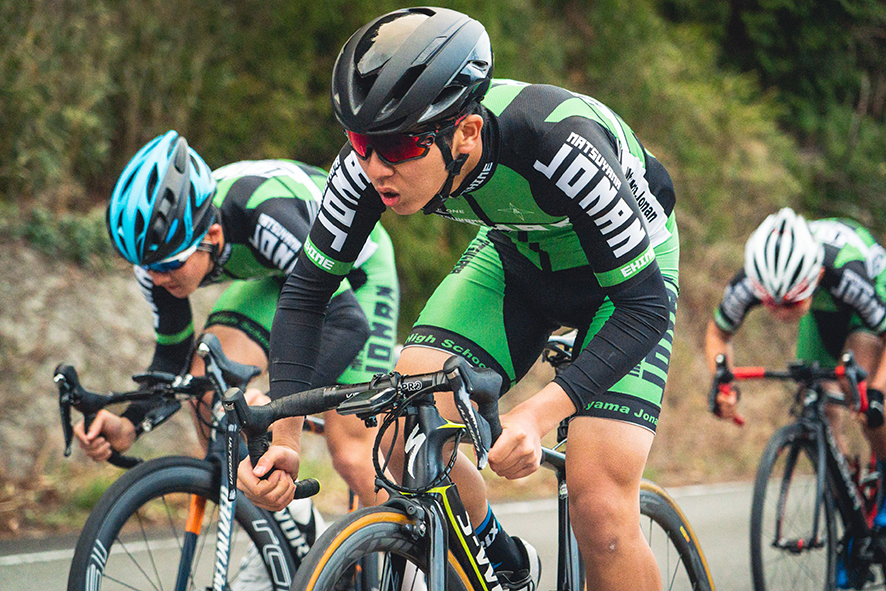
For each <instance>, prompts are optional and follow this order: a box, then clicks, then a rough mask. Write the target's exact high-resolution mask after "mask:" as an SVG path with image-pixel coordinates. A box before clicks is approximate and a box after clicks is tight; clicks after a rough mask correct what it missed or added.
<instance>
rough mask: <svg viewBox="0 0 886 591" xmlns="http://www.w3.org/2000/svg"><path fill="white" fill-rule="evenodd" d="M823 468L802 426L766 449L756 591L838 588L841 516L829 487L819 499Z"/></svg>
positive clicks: (754, 555)
mask: <svg viewBox="0 0 886 591" xmlns="http://www.w3.org/2000/svg"><path fill="white" fill-rule="evenodd" d="M817 466H818V452H817V451H816V447H815V442H814V441H813V440H812V439H810V438H809V432H808V430H806V429H805V428H803V426H802V425H800V424H796V423H795V424H793V425H788V426H786V427H782V428H781V429H779V430H778V431H776V432H775V434H774V435H773V436H772V438H771V439H770V440H769V443H768V444H767V445H766V449H765V450H764V451H763V457H762V458H761V459H760V467H759V468H758V469H757V479H756V481H755V482H754V500H753V504H752V505H751V573H752V576H753V580H754V589H755V590H756V591H765V590H769V591H778V590H780V589H792V590H798V591H799V590H803V589H833V586H834V568H835V564H836V541H837V529H836V527H837V526H836V515H835V511H834V503H833V500H832V498H831V496H830V492H829V491H828V489H827V488H825V491H824V495H823V497H822V498H821V499H818V500H816V496H817V495H816V473H817V469H818V468H817ZM816 513H818V520H819V521H818V532H817V535H816V534H814V532H813V521H814V519H815V514H816Z"/></svg>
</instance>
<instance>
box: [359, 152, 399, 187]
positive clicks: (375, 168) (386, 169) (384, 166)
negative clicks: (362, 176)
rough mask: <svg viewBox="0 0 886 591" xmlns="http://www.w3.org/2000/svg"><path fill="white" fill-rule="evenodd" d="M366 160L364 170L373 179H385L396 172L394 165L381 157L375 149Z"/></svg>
mask: <svg viewBox="0 0 886 591" xmlns="http://www.w3.org/2000/svg"><path fill="white" fill-rule="evenodd" d="M364 162H365V163H366V165H365V167H364V172H365V173H366V176H368V177H369V180H371V181H372V180H376V179H383V178H385V177H389V176H391V175H392V174H394V167H393V166H391V165H390V164H388V163H387V162H385V161H384V160H382V159H381V158H379V157H378V154H377V153H376V151H375V150H372V151H371V152H370V153H369V159H368V160H365V161H364Z"/></svg>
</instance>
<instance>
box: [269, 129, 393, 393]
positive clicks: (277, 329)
mask: <svg viewBox="0 0 886 591" xmlns="http://www.w3.org/2000/svg"><path fill="white" fill-rule="evenodd" d="M383 211H384V204H383V203H382V202H381V198H380V197H379V196H378V193H376V192H375V190H374V189H373V188H372V185H371V184H370V182H369V180H368V179H367V178H366V176H365V175H364V174H363V171H362V169H361V168H360V164H359V162H358V161H357V157H356V155H355V154H354V153H353V151H352V150H351V149H350V147H349V146H345V148H343V150H342V152H341V154H340V155H339V157H338V159H337V160H336V162H335V164H334V165H333V167H332V170H331V171H330V173H329V177H328V179H327V181H326V188H325V189H324V191H323V203H322V206H321V208H320V212H319V213H318V214H317V219H316V221H315V222H314V224H313V226H312V227H311V231H310V233H309V235H308V237H307V239H306V241H305V245H304V247H303V249H302V251H301V253H300V254H299V256H298V259H297V262H296V264H295V266H294V268H293V269H292V272H291V273H290V274H289V275H288V277H287V279H286V283H285V284H284V286H283V289H282V291H281V292H280V300H279V302H278V304H277V312H276V314H275V316H274V323H273V325H272V328H271V342H270V348H271V354H270V360H269V365H270V367H269V372H270V396H271V398H272V399H277V398H280V397H282V396H285V395H287V394H292V393H295V392H300V391H302V390H305V389H308V388H310V387H311V384H312V379H313V374H314V369H315V365H316V363H317V359H318V355H319V351H320V336H321V332H322V326H323V320H324V315H325V310H326V306H327V304H328V302H329V299H330V298H331V297H332V294H333V293H335V291H336V289H337V288H338V286H339V284H340V283H341V280H342V279H343V278H344V277H345V276H346V275H347V274H348V273H349V272H350V270H351V268H352V266H353V264H354V261H356V260H357V257H358V255H359V254H360V252H361V250H362V249H363V247H364V244H365V243H366V240H367V238H368V237H369V234H370V233H371V232H372V229H373V227H374V226H375V224H376V223H377V222H378V221H379V219H380V218H381V214H382V212H383Z"/></svg>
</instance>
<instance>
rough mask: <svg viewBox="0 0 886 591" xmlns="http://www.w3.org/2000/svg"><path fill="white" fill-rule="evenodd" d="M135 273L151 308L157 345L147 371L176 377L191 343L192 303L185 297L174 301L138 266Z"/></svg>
mask: <svg viewBox="0 0 886 591" xmlns="http://www.w3.org/2000/svg"><path fill="white" fill-rule="evenodd" d="M134 270H135V276H136V280H137V281H138V285H139V288H140V289H141V292H142V295H144V297H145V300H147V302H148V305H149V306H150V307H151V312H152V314H153V319H154V334H155V336H156V345H155V347H154V357H153V360H152V361H151V365H150V366H149V367H148V369H149V370H151V371H164V372H168V373H173V374H178V373H179V372H181V371H182V370H183V369H185V366H186V365H187V363H188V355H189V354H190V351H191V346H192V345H193V342H194V321H193V313H192V312H191V303H190V301H189V300H188V299H187V298H184V299H179V298H176V297H174V296H173V295H172V294H170V293H169V292H168V291H166V290H165V289H163V288H162V287H158V286H156V285H154V282H153V281H151V276H150V275H149V274H148V272H147V271H145V270H144V269H142V268H141V267H134Z"/></svg>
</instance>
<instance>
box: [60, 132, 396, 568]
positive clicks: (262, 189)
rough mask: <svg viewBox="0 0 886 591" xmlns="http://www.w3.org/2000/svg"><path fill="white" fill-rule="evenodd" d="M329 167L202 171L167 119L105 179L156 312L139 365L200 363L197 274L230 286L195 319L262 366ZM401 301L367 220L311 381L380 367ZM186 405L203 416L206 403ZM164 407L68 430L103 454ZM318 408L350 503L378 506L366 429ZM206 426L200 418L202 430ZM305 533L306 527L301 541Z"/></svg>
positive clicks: (344, 379)
mask: <svg viewBox="0 0 886 591" xmlns="http://www.w3.org/2000/svg"><path fill="white" fill-rule="evenodd" d="M326 177H327V174H326V171H324V170H322V169H320V168H317V167H315V166H310V165H308V164H305V163H303V162H297V161H294V160H282V159H280V160H249V161H241V162H234V163H231V164H227V165H225V166H221V167H219V168H216V169H215V170H210V168H209V167H208V166H207V164H206V163H205V162H204V161H203V160H202V159H201V158H200V156H198V155H197V153H196V152H195V151H194V150H193V149H191V148H190V147H189V146H188V143H187V142H186V141H185V139H184V138H183V137H181V136H180V135H179V134H178V133H176V132H175V131H169V132H167V133H165V134H164V135H162V136H160V137H158V138H156V139H154V140H151V141H150V142H149V143H148V144H147V145H145V146H144V147H143V148H142V149H140V150H139V151H138V152H137V153H136V155H135V156H134V157H133V158H132V160H131V161H130V162H129V163H128V164H127V165H126V167H125V169H124V170H123V172H122V174H121V175H120V178H119V180H118V181H117V184H116V186H115V187H114V191H113V194H112V196H111V200H110V203H109V205H108V212H107V223H108V233H109V234H110V238H111V241H112V243H113V245H114V248H115V249H116V250H117V251H118V252H119V254H120V255H121V256H122V257H123V258H125V259H126V260H127V261H129V262H130V263H132V264H133V271H134V273H135V276H136V279H137V281H138V283H139V287H140V289H141V291H142V293H143V294H144V295H145V298H146V300H147V302H148V304H149V305H150V307H151V310H152V312H153V318H154V329H155V332H156V345H155V350H154V357H153V359H152V361H151V363H150V366H149V368H148V369H149V371H161V372H167V373H175V374H180V373H184V372H190V373H191V374H193V375H202V373H203V362H202V359H200V358H199V356H196V355H192V348H193V343H194V337H195V336H196V335H195V328H194V320H195V319H194V316H193V314H192V309H191V303H190V301H189V297H190V296H191V294H193V293H194V292H195V291H196V290H197V289H198V288H199V287H200V286H204V285H207V284H212V283H221V282H225V283H226V284H227V285H228V286H227V288H226V289H225V291H224V292H223V293H222V294H221V296H220V297H219V298H218V299H217V300H216V302H215V303H214V305H213V308H212V310H211V311H210V312H209V315H208V317H207V319H206V322H205V325H204V327H203V331H204V332H207V333H212V334H214V335H215V336H217V337H218V338H219V340H220V341H221V345H222V349H223V350H224V351H225V354H226V355H227V356H228V357H229V358H230V359H232V360H234V361H237V362H239V363H244V364H249V365H254V366H257V367H260V368H261V369H262V370H266V369H267V367H268V354H269V339H270V331H271V324H272V322H273V320H274V315H275V312H276V308H277V301H278V299H279V297H280V290H281V288H282V286H283V284H284V282H285V280H286V277H287V276H288V274H289V273H290V272H291V271H292V267H293V266H294V265H295V262H296V260H297V258H298V255H299V253H300V251H301V250H302V245H304V244H305V242H306V240H307V236H308V233H309V231H310V228H311V225H312V224H313V222H314V220H315V219H316V217H317V213H318V212H319V210H320V203H321V201H322V195H323V187H325V185H326ZM398 311H399V285H398V281H397V274H396V267H395V263H394V256H393V246H392V244H391V240H390V237H389V236H388V235H387V233H386V232H385V230H384V228H382V226H381V224H376V225H374V226H373V228H372V229H371V236H370V237H369V239H368V240H366V242H365V244H364V249H363V255H362V256H361V260H360V263H359V264H358V265H355V267H354V269H353V270H352V271H351V272H349V273H348V275H347V278H346V280H345V281H344V282H343V283H342V288H341V289H339V290H338V291H337V292H336V294H335V296H334V297H333V298H332V299H331V301H330V304H329V308H328V309H327V310H326V314H325V320H324V323H323V335H322V338H321V339H318V341H317V344H318V347H319V349H320V350H321V351H320V356H321V358H322V360H321V364H322V366H323V369H322V370H321V371H319V372H317V373H316V374H315V376H314V377H315V380H316V383H317V385H320V386H323V385H330V384H333V383H360V382H365V381H368V380H370V379H371V378H372V376H374V375H375V374H376V373H387V372H389V371H390V370H391V369H392V368H393V363H394V361H393V356H394V351H395V347H396V344H397V342H396V336H397V318H398ZM370 323H371V324H370ZM370 325H371V326H372V330H371V331H370ZM252 392H253V393H252V397H253V398H252V399H251V400H252V401H260V400H261V398H262V395H261V392H258V391H256V390H252ZM196 407H197V408H196V410H197V411H198V413H199V415H198V416H199V417H200V418H202V419H207V414H208V413H207V407H206V405H204V404H203V403H202V401H201V402H198V403H197V404H196ZM165 416H168V414H165V415H164V414H163V413H158V412H157V409H154V408H147V407H146V404H145V403H133V404H130V405H129V406H128V407H127V408H126V409H125V410H123V412H122V413H121V414H120V415H119V416H118V415H116V414H113V413H110V412H107V411H100V412H99V413H98V415H97V416H96V418H95V420H94V421H93V423H92V424H91V426H90V428H89V430H88V432H87V431H86V430H85V429H84V425H83V423H82V422H80V423H79V424H78V425H76V426H75V428H74V429H75V434H76V435H77V438H78V440H79V442H80V445H81V447H82V448H83V449H84V450H85V451H86V453H87V455H88V456H89V457H91V458H93V459H95V460H97V461H103V460H105V459H107V458H108V457H109V456H110V454H111V449H112V448H113V449H115V450H117V451H120V452H124V451H126V450H127V449H129V447H130V446H132V444H133V443H134V441H135V439H136V437H137V436H138V435H139V434H140V433H141V432H143V431H147V430H149V429H151V428H153V427H155V426H156V425H157V424H159V423H158V422H157V421H155V417H160V419H162V418H164V417H165ZM324 418H325V419H326V441H327V445H328V447H329V450H330V456H331V459H332V461H333V464H334V466H335V468H336V470H337V471H338V472H339V474H341V476H342V477H343V479H344V480H345V481H346V482H347V484H348V486H349V487H350V488H351V490H353V491H354V492H355V493H356V494H357V495H358V497H359V498H360V501H361V503H363V504H364V505H372V504H375V502H376V492H375V486H374V478H375V472H374V470H373V467H372V444H373V441H374V431H373V430H371V429H367V428H366V426H365V425H364V424H363V421H362V420H360V419H358V418H357V417H346V416H342V415H338V414H337V413H334V412H331V413H327V414H326V416H325V417H324ZM203 425H205V423H203V422H202V421H198V427H199V428H200V430H201V435H204V436H205V435H206V432H205V428H204V427H203ZM278 477H279V476H274V475H271V478H270V479H269V480H273V479H274V478H278ZM296 513H298V514H301V513H300V512H297V511H295V512H293V517H294V518H295V519H296V521H297V522H299V523H301V521H300V520H299V517H298V515H296ZM309 513H310V512H309ZM307 527H308V530H310V527H311V526H310V523H309V524H308V525H307ZM315 533H316V531H313V532H312V531H308V533H306V534H305V536H306V538H307V539H308V540H312V539H313V537H312V536H313V535H314V534H315ZM265 578H266V574H265Z"/></svg>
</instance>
